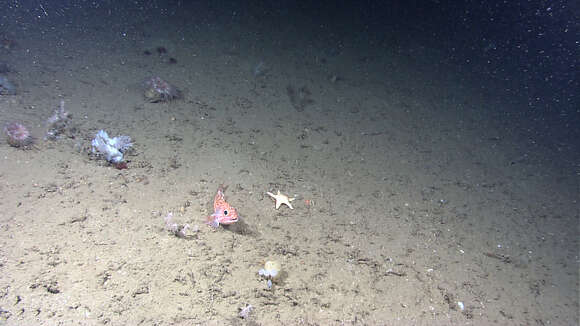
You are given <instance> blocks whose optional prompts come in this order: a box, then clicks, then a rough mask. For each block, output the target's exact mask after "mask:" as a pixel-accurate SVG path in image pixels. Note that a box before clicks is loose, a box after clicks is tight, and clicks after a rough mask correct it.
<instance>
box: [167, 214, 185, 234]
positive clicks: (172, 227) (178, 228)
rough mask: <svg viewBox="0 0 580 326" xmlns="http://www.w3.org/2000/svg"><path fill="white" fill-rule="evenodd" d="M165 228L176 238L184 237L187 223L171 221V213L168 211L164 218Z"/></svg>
mask: <svg viewBox="0 0 580 326" xmlns="http://www.w3.org/2000/svg"><path fill="white" fill-rule="evenodd" d="M163 219H164V220H165V230H167V231H169V232H170V233H171V234H173V235H174V236H176V237H178V238H186V237H187V230H188V229H189V224H179V223H175V222H174V221H173V213H171V212H170V213H168V214H167V215H166V216H165V218H163Z"/></svg>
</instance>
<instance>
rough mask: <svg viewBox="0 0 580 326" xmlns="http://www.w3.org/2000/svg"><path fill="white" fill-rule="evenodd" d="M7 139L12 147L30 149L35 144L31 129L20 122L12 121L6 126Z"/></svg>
mask: <svg viewBox="0 0 580 326" xmlns="http://www.w3.org/2000/svg"><path fill="white" fill-rule="evenodd" d="M4 132H5V133H6V140H7V141H8V144H10V146H12V147H17V148H22V149H28V148H30V146H32V144H34V138H33V137H32V135H30V131H28V129H27V128H26V127H25V126H24V125H23V124H21V123H19V122H10V123H8V124H6V125H5V126H4Z"/></svg>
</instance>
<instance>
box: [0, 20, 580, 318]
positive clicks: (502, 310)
mask: <svg viewBox="0 0 580 326" xmlns="http://www.w3.org/2000/svg"><path fill="white" fill-rule="evenodd" d="M49 14H52V16H50V17H51V19H48V18H46V19H45V20H38V21H36V20H35V21H34V24H33V23H29V24H26V23H22V20H19V21H18V23H16V21H15V22H14V24H11V23H10V22H5V24H4V25H3V29H2V31H1V32H2V37H3V38H9V39H12V40H14V41H16V45H15V46H14V47H10V48H2V49H0V51H1V52H0V55H1V57H0V58H1V60H0V61H3V62H5V63H7V64H9V65H10V66H11V68H12V70H13V71H12V72H10V73H7V74H6V76H7V77H8V78H9V79H10V80H12V81H13V82H14V83H15V84H16V85H17V87H18V94H16V95H7V96H1V97H0V122H1V123H2V124H4V123H6V122H9V121H21V122H23V123H25V124H26V125H28V126H29V127H31V129H32V132H33V133H34V134H35V135H36V137H37V145H36V148H35V149H32V150H26V151H25V150H20V149H16V148H13V147H10V146H9V145H8V144H6V143H5V142H4V139H3V140H2V145H0V160H1V165H0V244H1V246H0V308H1V310H0V324H6V325H99V324H107V325H197V324H223V323H225V324H232V325H237V324H239V325H245V324H247V325H331V324H337V325H339V324H348V325H351V324H354V325H359V324H360V325H393V324H413V325H434V324H446V325H450V324H452V325H489V324H497V325H577V324H578V309H579V307H578V270H579V265H578V263H579V257H578V239H579V230H578V218H579V216H578V205H579V204H578V166H577V165H574V164H577V163H578V157H577V156H574V155H577V153H576V154H574V152H573V148H572V147H570V146H569V145H568V143H567V139H561V140H560V141H558V142H555V141H554V143H552V142H551V141H546V139H545V138H546V137H543V136H542V132H547V131H546V130H545V129H542V122H538V123H534V122H533V121H531V119H530V121H528V120H527V118H526V116H525V115H522V116H521V117H518V116H516V115H515V114H513V113H510V112H511V111H512V109H511V107H512V106H513V105H516V104H514V103H517V101H516V100H513V99H510V98H507V97H505V96H503V95H502V96H500V95H498V94H499V92H496V91H495V90H494V88H493V87H492V86H490V84H489V83H488V84H485V81H484V80H482V79H481V76H479V75H477V74H474V73H471V72H469V69H468V68H466V67H463V68H460V67H458V66H456V65H453V64H450V63H449V64H448V63H446V61H445V60H444V58H442V57H441V55H440V53H439V52H438V51H436V50H435V49H432V48H429V47H426V46H423V45H422V44H421V43H420V42H418V41H414V40H412V39H406V38H405V37H404V36H399V37H397V38H395V37H394V38H393V39H397V42H396V44H395V41H393V42H394V43H393V45H392V47H390V46H389V44H388V43H386V44H383V45H382V46H381V47H379V48H376V47H373V46H371V45H369V44H368V43H365V41H364V40H360V42H359V41H357V39H356V37H355V35H349V34H348V31H345V30H343V31H339V32H337V34H340V33H343V37H344V39H343V41H342V42H341V44H342V46H341V48H340V49H336V48H335V45H336V42H331V41H327V38H326V36H323V35H322V34H321V33H315V32H312V30H311V29H310V28H311V27H312V26H316V23H315V22H308V21H307V22H305V23H304V24H305V25H304V26H303V27H290V25H289V24H288V25H286V24H284V22H282V23H281V24H280V25H279V26H287V27H280V28H279V29H273V30H272V29H266V28H264V27H262V26H264V25H263V22H261V21H260V20H259V19H257V18H253V19H252V18H249V17H246V18H243V17H242V18H239V19H235V18H231V17H226V18H224V17H221V16H220V15H217V14H216V17H217V18H216V19H217V22H215V23H209V22H208V21H210V19H209V18H206V19H205V20H200V21H201V22H200V23H199V24H193V23H192V22H191V21H190V20H194V19H196V18H197V17H193V18H192V17H187V16H185V17H181V18H180V16H179V15H177V16H172V17H169V18H167V17H165V16H163V15H159V16H155V15H147V16H142V17H141V16H139V15H137V14H133V13H127V14H126V16H122V17H120V18H119V17H114V16H107V13H106V11H100V10H86V11H85V14H84V15H83V14H82V13H81V11H73V10H71V11H70V12H61V13H60V14H59V13H58V12H57V13H56V14H55V13H50V12H49ZM214 14H215V13H214ZM55 15H56V17H54V16H55ZM95 17H99V18H98V19H95ZM220 17H221V18H220ZM101 18H102V19H101ZM105 18H106V19H109V21H107V22H105V23H104V21H103V19H105ZM385 42H386V41H385ZM158 46H164V47H166V48H167V50H168V54H166V55H164V56H161V57H160V56H158V55H157V53H156V52H155V48H156V47H158ZM144 50H150V51H152V52H153V54H152V55H150V56H147V55H144V54H143V51H144ZM169 57H174V58H176V59H177V63H176V64H169V63H168V62H167V60H168V58H169ZM260 62H263V64H264V67H267V69H265V70H264V71H263V72H262V71H261V72H260V73H259V74H257V76H256V75H255V74H254V68H255V67H256V66H257V65H258V64H259V63H260ZM150 76H160V77H161V78H164V79H166V80H167V81H169V82H171V83H173V84H174V85H176V86H177V87H178V88H180V89H181V90H182V91H183V98H182V99H181V100H178V101H174V102H171V103H148V102H147V101H145V99H144V98H143V87H142V82H143V80H145V79H146V78H148V77H150ZM333 76H336V77H337V78H333ZM335 79H336V80H335ZM482 85H486V86H482ZM288 86H291V87H293V88H295V89H299V88H301V87H305V89H307V90H308V91H309V93H310V95H307V97H308V99H309V101H307V102H309V103H308V104H307V105H305V106H304V108H303V110H297V109H296V107H294V106H293V105H292V103H291V101H290V99H289V97H288V94H287V88H288ZM497 87H498V88H501V87H506V86H505V85H497ZM61 100H64V101H65V107H66V109H67V110H68V111H70V112H72V113H73V114H74V118H73V122H74V123H73V128H72V129H71V131H70V133H69V135H68V136H67V137H63V138H61V139H58V140H57V141H45V140H43V136H44V132H45V129H44V121H45V120H46V119H47V118H48V116H50V115H51V113H52V111H53V110H54V108H56V107H57V106H58V105H59V103H60V101H61ZM502 107H505V109H502ZM99 129H105V130H107V131H108V132H109V133H110V134H112V135H120V134H123V135H129V136H131V137H132V139H133V140H134V143H135V145H134V148H133V150H132V151H131V152H130V153H128V155H127V160H128V162H129V163H128V166H129V168H128V169H125V170H118V169H115V168H113V167H111V166H109V165H108V164H107V163H106V162H105V161H103V160H102V159H98V158H96V157H94V156H91V155H89V149H90V141H91V139H92V138H93V136H94V134H95V133H96V132H97V131H98V130H99ZM220 184H224V185H226V186H228V188H227V191H226V197H227V200H228V201H229V202H230V204H232V205H233V206H234V207H236V208H237V210H238V212H239V213H240V215H241V216H242V219H241V221H240V222H238V223H237V224H235V225H232V226H231V227H228V228H223V227H222V228H220V229H218V230H217V231H214V230H212V229H211V228H210V227H208V226H207V225H205V224H204V220H205V217H206V216H207V215H208V214H210V213H211V210H212V201H213V196H214V194H215V192H216V190H217V188H218V186H219V185H220ZM276 190H281V191H282V192H284V193H286V194H289V195H291V196H295V197H296V198H297V199H296V201H294V208H295V209H294V210H290V209H288V208H287V207H282V208H281V209H279V210H275V209H274V202H273V201H272V200H271V199H270V198H269V197H268V196H266V195H265V192H266V191H276ZM307 203H309V205H308V204H307ZM168 212H173V213H174V215H175V217H176V219H177V221H178V222H181V223H188V224H190V225H191V226H192V232H189V235H188V237H187V238H185V239H183V238H178V237H175V236H173V235H171V234H170V233H168V232H167V231H166V230H164V228H163V227H164V222H163V217H164V216H165V215H166V214H167V213H168ZM194 231H197V232H194ZM267 259H275V260H279V261H280V262H281V264H282V267H283V271H284V275H283V279H282V280H281V281H280V282H279V283H278V284H274V287H273V289H272V290H268V289H267V288H266V283H265V281H264V280H262V279H260V277H259V276H258V274H257V272H258V270H259V269H260V268H261V267H262V266H263V263H264V261H265V260H267ZM458 302H462V303H463V304H464V310H461V309H460V307H459V306H458ZM247 304H251V305H252V306H253V307H254V309H253V311H252V313H251V314H250V316H249V318H247V319H241V318H239V317H238V312H239V309H240V308H243V307H245V306H246V305H247Z"/></svg>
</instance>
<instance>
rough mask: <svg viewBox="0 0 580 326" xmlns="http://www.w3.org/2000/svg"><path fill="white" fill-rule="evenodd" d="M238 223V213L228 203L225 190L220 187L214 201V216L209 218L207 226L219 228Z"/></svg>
mask: <svg viewBox="0 0 580 326" xmlns="http://www.w3.org/2000/svg"><path fill="white" fill-rule="evenodd" d="M237 221H238V212H236V209H235V208H233V207H232V206H230V204H228V203H227V202H226V199H225V197H224V188H223V187H221V186H220V187H219V188H218V190H217V193H216V195H215V197H214V200H213V214H211V215H210V216H208V217H207V222H206V223H207V224H209V225H210V226H211V227H214V228H217V227H218V226H219V225H220V224H224V225H229V224H234V223H236V222H237Z"/></svg>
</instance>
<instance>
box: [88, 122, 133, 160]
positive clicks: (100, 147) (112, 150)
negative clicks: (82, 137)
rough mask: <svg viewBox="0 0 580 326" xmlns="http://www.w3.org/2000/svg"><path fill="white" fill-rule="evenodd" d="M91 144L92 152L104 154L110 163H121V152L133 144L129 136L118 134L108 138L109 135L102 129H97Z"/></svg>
mask: <svg viewBox="0 0 580 326" xmlns="http://www.w3.org/2000/svg"><path fill="white" fill-rule="evenodd" d="M91 144H92V146H93V153H98V154H102V155H105V157H106V159H107V161H109V162H111V163H121V162H122V161H123V153H124V152H125V151H126V150H128V149H129V148H130V147H131V146H132V145H133V144H132V143H131V137H129V136H118V137H114V138H109V135H108V134H107V132H106V131H104V130H99V132H98V133H97V134H96V135H95V138H94V139H93V141H92V142H91Z"/></svg>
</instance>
